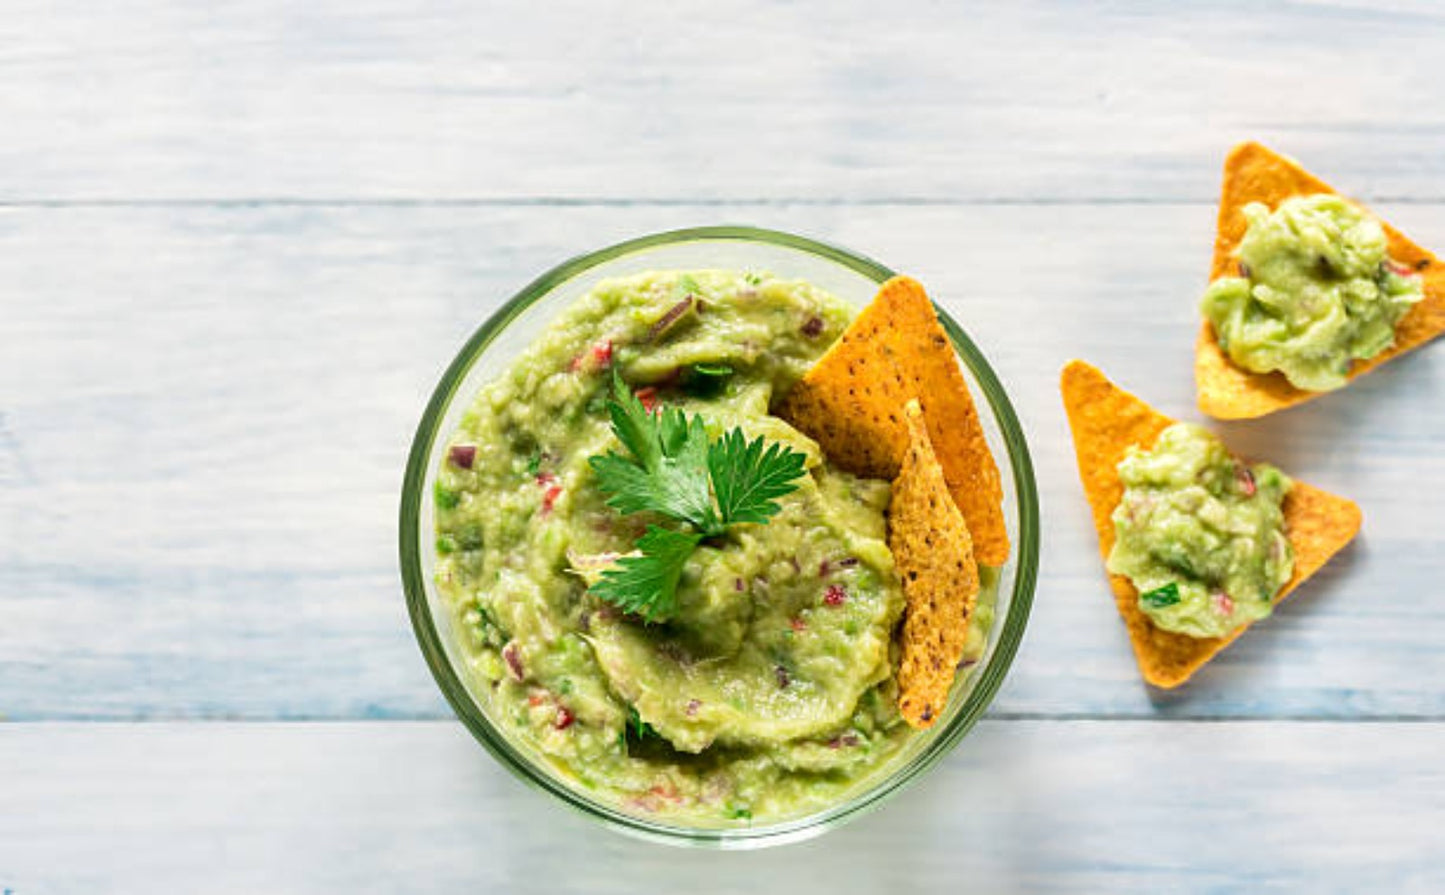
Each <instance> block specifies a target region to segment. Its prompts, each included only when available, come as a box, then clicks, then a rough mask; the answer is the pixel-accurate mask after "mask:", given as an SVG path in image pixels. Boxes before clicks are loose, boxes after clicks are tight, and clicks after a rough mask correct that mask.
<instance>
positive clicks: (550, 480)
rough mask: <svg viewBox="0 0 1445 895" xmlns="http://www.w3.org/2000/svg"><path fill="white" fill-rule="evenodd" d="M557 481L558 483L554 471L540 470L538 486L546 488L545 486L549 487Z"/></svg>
mask: <svg viewBox="0 0 1445 895" xmlns="http://www.w3.org/2000/svg"><path fill="white" fill-rule="evenodd" d="M556 483H557V477H556V476H555V475H553V474H552V473H550V472H539V473H537V484H538V486H540V487H542V488H545V487H547V486H548V485H555V484H556Z"/></svg>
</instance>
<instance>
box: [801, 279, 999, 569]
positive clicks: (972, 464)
mask: <svg viewBox="0 0 1445 895" xmlns="http://www.w3.org/2000/svg"><path fill="white" fill-rule="evenodd" d="M911 399H917V400H918V402H919V404H920V405H921V406H922V408H923V411H924V419H925V420H926V421H927V425H928V434H929V437H930V438H931V439H932V442H933V445H934V450H935V451H936V452H937V456H938V459H939V462H940V463H942V465H943V475H944V478H945V479H946V480H947V482H948V490H949V493H950V494H952V495H953V501H954V503H955V504H957V505H958V508H959V510H961V511H962V512H963V517H964V519H966V520H967V521H968V528H969V531H970V532H971V533H972V535H973V544H974V550H975V555H976V556H977V557H978V561H979V562H981V563H985V564H987V565H990V566H1001V565H1003V564H1004V562H1005V561H1006V560H1007V559H1008V552H1009V541H1008V527H1007V526H1006V525H1005V523H1004V518H1003V485H1002V482H1001V480H1000V478H999V471H998V464H996V463H995V462H994V459H993V454H992V453H991V452H990V451H989V449H988V442H987V440H986V439H985V438H984V433H983V423H982V421H981V420H980V419H979V415H978V408H977V407H975V406H974V403H973V397H972V396H971V395H970V394H969V391H968V385H967V383H965V382H964V379H963V373H962V371H961V370H960V369H959V366H958V357H957V356H956V355H955V353H954V350H953V345H952V343H950V342H949V339H948V334H947V333H945V332H944V330H943V326H942V324H940V323H939V321H938V314H937V313H936V312H935V311H934V308H933V303H932V302H930V301H929V300H928V295H927V293H925V292H924V291H923V287H922V286H920V285H919V284H918V283H917V282H916V281H914V280H912V279H909V278H908V277H894V278H893V279H891V280H889V281H888V282H886V283H884V284H883V286H882V288H881V289H879V291H878V295H877V297H876V298H874V299H873V301H872V303H870V304H869V305H868V307H866V308H864V309H863V311H862V312H861V313H860V314H859V315H858V317H857V319H855V320H854V321H853V323H852V324H851V325H850V326H849V327H848V329H847V330H846V331H845V332H844V333H843V335H842V336H841V337H840V338H839V339H838V341H837V342H836V343H834V344H833V347H831V348H830V349H828V353H827V354H825V355H823V357H822V358H821V359H820V360H819V361H818V362H817V363H816V364H814V365H813V367H812V369H810V370H809V371H808V373H807V375H805V376H804V377H803V379H802V381H801V382H799V383H798V384H797V385H795V386H794V387H793V389H792V390H791V391H789V392H788V394H787V395H785V396H784V397H783V399H782V401H781V402H780V403H779V405H778V408H777V413H778V415H779V416H781V417H782V418H783V419H786V420H788V421H789V422H790V423H792V424H793V425H794V426H797V427H798V428H799V429H800V430H802V431H803V432H805V433H807V434H808V435H809V436H810V437H811V438H813V439H814V440H815V441H817V442H818V444H819V445H820V446H821V447H822V449H823V452H824V453H826V454H827V455H828V458H829V459H830V460H832V461H833V462H834V463H836V464H838V465H839V466H841V467H842V468H844V469H847V470H849V471H850V472H854V473H856V474H858V475H864V476H869V477H872V478H885V479H886V478H893V477H894V476H895V475H897V474H898V470H899V468H900V466H901V464H902V461H903V457H904V454H905V453H906V451H907V449H908V443H909V442H908V429H907V426H906V425H905V424H904V421H903V417H902V412H903V405H904V404H906V403H907V402H908V401H909V400H911Z"/></svg>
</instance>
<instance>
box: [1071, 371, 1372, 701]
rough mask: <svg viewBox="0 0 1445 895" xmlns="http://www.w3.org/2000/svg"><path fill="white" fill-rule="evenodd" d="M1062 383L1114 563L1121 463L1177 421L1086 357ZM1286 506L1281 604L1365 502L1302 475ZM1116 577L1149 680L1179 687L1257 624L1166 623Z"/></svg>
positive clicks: (1334, 546)
mask: <svg viewBox="0 0 1445 895" xmlns="http://www.w3.org/2000/svg"><path fill="white" fill-rule="evenodd" d="M1060 386H1061V390H1062V392H1063V399H1064V409H1065V411H1066V412H1067V414H1068V418H1069V426H1070V428H1071V430H1072V432H1073V438H1074V448H1075V452H1076V454H1077V457H1078V463H1079V478H1080V479H1081V480H1082V482H1083V486H1084V492H1085V495H1086V496H1087V497H1088V500H1089V505H1090V507H1091V509H1092V511H1093V516H1094V525H1095V528H1096V530H1097V532H1098V535H1099V551H1100V553H1101V554H1102V556H1103V557H1104V560H1105V562H1106V563H1108V561H1109V559H1110V556H1111V554H1112V553H1113V552H1114V547H1115V538H1116V527H1115V518H1114V515H1115V512H1116V510H1117V509H1118V507H1119V505H1120V502H1121V500H1122V499H1123V498H1124V494H1125V486H1124V483H1123V481H1122V480H1121V478H1120V474H1119V464H1120V462H1121V461H1123V460H1124V459H1125V458H1126V457H1127V456H1129V455H1130V454H1131V452H1137V451H1138V450H1139V449H1144V450H1148V449H1151V448H1154V447H1155V446H1156V445H1157V442H1158V440H1159V438H1160V435H1161V434H1162V433H1164V432H1165V431H1166V430H1168V429H1170V428H1171V427H1173V426H1175V425H1176V423H1175V421H1174V420H1172V419H1170V418H1169V417H1167V416H1165V415H1163V414H1161V413H1159V412H1158V411H1156V410H1154V409H1153V408H1152V407H1150V406H1149V405H1148V404H1146V403H1144V402H1143V401H1141V400H1140V399H1139V398H1137V397H1135V396H1134V395H1131V394H1129V393H1128V392H1126V391H1124V390H1123V389H1121V388H1119V387H1118V386H1117V385H1115V384H1114V383H1112V382H1110V381H1109V380H1108V379H1107V378H1105V376H1104V374H1103V373H1101V372H1100V371H1099V370H1098V369H1096V368H1094V367H1092V366H1090V365H1089V364H1086V363H1084V362H1083V361H1072V362H1070V363H1069V364H1068V365H1067V366H1066V367H1065V368H1064V371H1063V375H1062V378H1061V383H1060ZM1282 510H1283V521H1284V528H1285V534H1286V536H1287V538H1288V543H1289V547H1290V548H1291V549H1292V552H1293V569H1292V572H1291V573H1290V575H1289V578H1288V580H1286V581H1285V583H1284V584H1283V586H1282V587H1280V588H1279V590H1278V593H1277V594H1275V596H1274V602H1275V603H1276V604H1278V603H1279V602H1280V601H1282V600H1283V599H1284V598H1285V597H1286V596H1288V595H1289V594H1290V593H1291V592H1292V591H1293V590H1294V589H1295V588H1296V587H1298V586H1299V585H1300V584H1301V583H1302V582H1304V581H1305V580H1306V579H1308V578H1309V577H1310V576H1311V575H1313V574H1314V573H1315V572H1316V571H1318V570H1319V569H1320V568H1321V567H1322V566H1324V564H1325V563H1326V562H1327V561H1328V560H1329V559H1330V557H1332V556H1334V555H1335V554H1336V553H1337V552H1339V551H1340V550H1341V549H1342V548H1343V547H1344V546H1345V545H1346V544H1348V543H1349V542H1350V541H1351V540H1352V539H1353V538H1354V536H1355V534H1356V533H1357V532H1358V531H1359V528H1360V521H1361V516H1360V510H1359V507H1358V506H1356V505H1355V504H1354V503H1353V502H1352V501H1350V500H1347V499H1345V498H1343V497H1337V496H1335V495H1333V494H1330V493H1328V492H1325V491H1321V490H1319V489H1318V488H1313V487H1311V486H1309V485H1307V484H1305V483H1303V482H1299V481H1295V482H1293V483H1292V487H1290V488H1289V489H1288V493H1287V495H1286V496H1285V498H1284V501H1283V505H1282ZM1109 582H1110V585H1111V586H1112V588H1113V591H1114V597H1115V602H1116V604H1117V607H1118V610H1119V615H1120V616H1121V617H1122V618H1123V620H1124V624H1125V626H1126V627H1127V628H1128V631H1129V639H1130V641H1131V642H1132V644H1133V647H1134V655H1135V658H1136V659H1137V661H1138V663H1139V669H1140V671H1141V672H1142V674H1143V676H1144V679H1145V680H1146V681H1148V682H1149V683H1151V684H1153V685H1155V686H1158V687H1164V688H1172V687H1177V686H1179V685H1180V684H1182V683H1184V682H1185V681H1187V680H1188V679H1189V678H1190V676H1192V675H1193V674H1194V672H1196V671H1198V670H1199V668H1200V667H1202V666H1203V665H1204V664H1205V663H1207V662H1208V661H1209V660H1210V659H1212V658H1213V657H1214V656H1215V655H1217V654H1218V653H1219V652H1220V651H1221V650H1223V649H1224V648H1225V647H1227V646H1229V644H1231V643H1233V642H1234V640H1235V639H1237V638H1238V637H1239V636H1240V635H1241V634H1242V633H1244V631H1245V630H1246V629H1247V628H1248V627H1249V624H1250V621H1248V620H1246V621H1244V622H1243V623H1242V624H1240V625H1239V626H1238V627H1236V628H1234V629H1233V630H1231V631H1229V632H1228V633H1226V634H1224V635H1223V636H1215V637H1198V636H1191V635H1189V634H1185V633H1179V632H1178V631H1170V630H1166V629H1165V628H1163V627H1160V626H1159V625H1158V624H1156V623H1155V622H1154V620H1153V619H1151V618H1150V615H1149V614H1148V613H1146V611H1145V610H1144V609H1143V608H1141V606H1140V596H1141V595H1140V593H1139V591H1138V589H1137V588H1136V587H1135V586H1134V584H1133V582H1132V581H1131V580H1130V579H1129V578H1128V577H1126V576H1124V575H1118V574H1110V575H1109Z"/></svg>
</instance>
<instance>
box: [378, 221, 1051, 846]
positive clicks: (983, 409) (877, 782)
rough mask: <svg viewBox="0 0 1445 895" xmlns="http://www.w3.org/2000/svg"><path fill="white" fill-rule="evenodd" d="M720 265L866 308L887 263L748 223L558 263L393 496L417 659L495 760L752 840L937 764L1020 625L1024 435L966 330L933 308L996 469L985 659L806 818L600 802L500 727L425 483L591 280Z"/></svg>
mask: <svg viewBox="0 0 1445 895" xmlns="http://www.w3.org/2000/svg"><path fill="white" fill-rule="evenodd" d="M688 268H726V269H737V270H759V271H768V272H771V273H773V274H775V275H777V276H780V277H786V278H793V277H797V278H802V279H805V280H807V281H809V282H811V283H813V284H814V285H816V286H819V287H821V288H823V289H826V290H827V291H829V292H831V293H833V294H834V295H836V296H838V297H839V298H841V299H843V300H845V301H847V302H849V303H851V304H853V305H855V306H857V307H862V306H863V305H865V304H867V303H868V302H869V301H871V300H872V299H873V296H874V294H875V293H876V292H877V287H878V284H880V283H882V282H883V281H884V280H887V279H888V278H889V277H891V276H893V271H891V270H889V269H888V268H887V267H885V266H883V265H882V264H879V263H878V262H876V261H872V260H870V259H868V258H865V257H863V256H861V255H858V254H855V253H853V252H850V251H847V250H846V249H841V248H838V247H836V246H831V245H827V244H825V243H821V242H816V241H814V240H811V239H807V238H804V237H801V236H795V235H792V234H789V233H782V232H778V231H774V230H763V229H758V228H753V227H736V226H724V227H700V228H696V229H690V230H674V231H671V232H667V233H658V234H655V235H651V236H643V237H640V238H638V239H633V240H629V241H627V242H624V243H621V244H618V245H614V246H611V247H609V248H605V249H601V250H599V251H595V252H592V253H589V254H586V255H582V256H580V257H577V258H573V259H572V260H570V261H566V262H563V263H562V264H559V265H558V266H557V267H554V268H553V269H552V270H549V271H547V272H546V273H544V274H542V275H541V276H540V277H538V278H537V279H536V280H534V281H533V282H531V283H530V284H528V285H527V286H526V287H525V288H523V289H522V291H520V292H518V293H517V294H516V295H515V296H514V297H513V298H512V299H511V300H510V301H508V302H507V303H506V304H505V305H503V306H502V308H501V310H499V311H497V313H495V314H493V315H492V317H491V318H490V319H489V320H487V321H486V322H485V323H483V324H482V325H481V327H480V328H479V329H478V330H477V331H476V332H475V333H474V334H473V335H472V337H471V338H470V339H468V340H467V343H466V345H464V346H463V347H462V350H461V352H460V353H458V354H457V356H456V358H455V359H454V360H453V361H452V362H451V365H450V366H448V367H447V370H446V373H445V374H443V376H442V379H441V382H440V383H438V384H437V387H436V390H435V391H434V392H433V393H432V397H431V401H430V402H428V404H427V407H426V412H425V413H424V414H423V415H422V419H421V423H420V425H419V426H418V427H417V431H416V438H415V440H414V441H413V442H412V447H411V454H410V458H409V460H408V463H407V469H406V479H405V481H404V483H403V486H402V500H401V570H402V578H403V582H404V585H405V589H406V598H407V608H408V610H409V612H410V615H411V621H412V626H413V627H414V628H415V631H416V636H417V640H418V642H419V643H420V645H421V650H422V653H423V655H424V656H425V657H426V661H427V665H428V666H430V668H431V671H432V674H433V675H434V676H435V677H436V680H437V683H438V684H439V685H440V686H441V689H442V693H443V694H444V695H445V696H446V699H447V701H448V702H449V703H450V704H451V706H452V708H453V709H454V710H455V711H456V713H457V716H458V717H459V718H460V719H461V720H462V723H463V724H465V725H466V727H467V729H468V730H470V731H471V732H472V735H473V736H475V737H476V738H477V740H478V741H480V742H481V744H482V745H483V746H484V747H486V749H487V750H488V751H489V752H491V753H492V755H493V756H494V757H495V758H496V759H497V760H498V761H500V762H501V763H502V764H503V765H504V766H506V767H507V768H508V769H509V770H510V771H511V772H512V773H513V774H515V775H516V776H517V777H519V778H520V779H522V780H523V781H525V782H527V783H529V784H532V785H534V786H536V787H538V788H540V789H543V790H546V791H547V792H549V793H551V794H552V795H554V796H556V797H557V798H558V799H560V800H561V801H563V802H564V803H566V804H567V805H570V806H572V807H573V808H575V809H578V810H580V811H581V812H583V813H584V814H586V815H588V816H589V817H592V818H594V819H595V820H598V821H601V822H603V823H605V824H607V825H609V826H611V827H613V828H615V829H618V830H621V831H623V832H627V833H631V834H634V835H637V836H641V837H644V838H648V839H653V840H659V841H665V842H670V843H677V844H691V845H704V846H713V847H721V848H751V847H757V846H762V845H773V844H778V843H782V842H790V841H796V840H800V839H805V838H808V837H810V836H814V835H817V834H819V833H821V832H823V831H825V830H828V829H831V828H832V827H835V826H837V825H838V824H840V823H842V822H843V821H845V820H848V819H850V818H853V817H856V816H858V815H859V814H862V813H863V812H864V811H866V810H868V809H870V808H872V807H874V806H876V805H878V804H879V803H881V802H882V801H883V800H884V799H885V798H887V797H888V796H890V795H892V794H893V793H895V792H897V791H898V790H899V789H900V788H902V787H903V786H904V785H905V784H907V783H909V782H910V781H912V780H915V779H917V778H918V777H919V776H920V775H921V774H922V773H923V772H924V771H926V770H927V769H928V768H930V767H931V766H932V765H933V764H934V763H936V762H937V761H938V760H939V759H941V758H942V757H943V756H944V755H946V754H947V753H948V751H949V750H950V749H951V748H953V746H954V745H955V744H957V743H958V741H959V740H960V739H961V738H962V737H963V735H964V734H965V733H967V732H968V730H969V729H970V728H971V727H972V726H973V724H974V722H975V721H977V720H978V718H979V717H980V716H981V715H982V714H983V712H984V709H985V708H986V707H987V706H988V704H989V702H990V701H991V700H992V699H993V696H994V694H995V693H996V692H997V691H998V688H999V685H1000V684H1001V683H1002V682H1003V679H1004V675H1005V674H1006V673H1007V671H1008V667H1009V664H1010V662H1012V660H1013V657H1014V653H1015V652H1016V650H1017V649H1018V645H1019V641H1020V640H1021V639H1022V637H1023V632H1024V626H1025V624H1026V622H1027V620H1028V614H1029V606H1030V603H1031V602H1032V600H1033V590H1034V580H1035V576H1036V572H1037V568H1038V549H1039V528H1038V497H1037V493H1036V490H1035V485H1034V474H1033V467H1032V464H1031V463H1030V461H1029V453H1028V447H1027V445H1026V444H1025V442H1024V434H1023V430H1022V429H1021V428H1020V426H1019V422H1018V418H1017V417H1016V416H1015V415H1014V410H1013V407H1012V406H1011V405H1010V403H1009V399H1008V395H1007V394H1006V393H1005V391H1004V388H1003V386H1002V385H1000V383H999V381H998V378H997V377H996V376H995V375H994V372H993V370H992V369H990V368H989V365H988V362H987V361H986V360H985V359H984V356H983V353H982V352H981V351H979V349H978V348H977V346H975V345H974V344H973V342H972V340H970V339H969V337H968V336H967V334H965V333H964V331H963V329H962V328H961V327H960V326H959V325H958V324H957V323H955V322H954V321H953V320H952V319H951V318H950V317H949V316H948V315H947V314H946V313H944V312H943V311H942V309H940V311H939V317H940V319H941V320H942V321H943V325H944V327H945V328H946V329H947V331H948V334H949V336H950V337H951V338H952V340H953V344H954V347H955V348H956V349H957V351H958V355H959V358H960V359H961V361H962V367H963V371H964V375H965V377H966V378H967V380H968V383H969V386H970V388H971V389H972V390H973V393H974V396H975V398H976V399H977V398H979V397H981V398H982V400H981V401H980V402H979V406H980V416H981V417H982V419H983V424H984V428H985V432H986V434H987V437H988V441H989V446H990V448H991V449H992V451H993V453H994V456H995V458H996V459H997V460H998V462H999V464H1000V468H1001V472H1002V473H1003V476H1002V478H1003V486H1004V510H1005V517H1006V520H1007V522H1008V526H1009V536H1010V540H1011V541H1012V543H1013V551H1012V554H1011V556H1010V558H1009V561H1008V562H1007V564H1005V565H1004V566H1003V568H1002V569H1000V570H999V582H998V587H999V590H998V604H997V607H996V615H995V619H994V623H993V626H992V628H991V629H990V632H989V643H988V646H987V648H986V650H985V652H984V654H983V658H982V659H981V660H980V661H979V662H978V664H977V665H975V666H974V667H973V668H971V669H970V670H969V672H968V673H967V674H960V675H959V679H958V681H957V682H956V683H955V685H954V691H953V693H952V695H951V697H950V699H949V704H948V709H947V710H946V712H945V713H944V715H943V717H942V718H940V719H939V721H938V723H936V724H935V725H934V726H933V727H932V728H930V729H929V730H927V731H923V732H920V733H917V734H915V735H914V736H913V737H911V738H910V739H909V740H908V741H907V743H906V745H905V746H904V747H903V749H902V750H901V752H900V754H899V755H896V756H894V757H893V758H891V759H890V760H889V762H888V763H886V764H885V765H884V767H883V768H881V769H880V773H877V774H875V775H873V776H871V777H865V778H863V779H862V780H861V781H859V784H858V785H857V786H856V787H855V788H854V789H853V790H852V791H851V792H850V793H849V794H848V796H847V798H845V799H843V800H841V801H839V802H837V803H835V804H832V805H830V806H828V807H827V808H825V809H823V810H820V811H817V812H815V813H813V814H810V815H808V816H804V817H797V818H791V819H787V820H783V821H778V822H774V823H763V824H759V825H757V826H751V827H747V828H714V827H699V826H687V825H685V824H683V823H678V822H668V821H666V820H660V819H658V818H649V817H642V816H638V815H634V814H631V813H628V812H627V811H625V810H623V809H621V808H620V807H617V806H613V805H609V804H605V803H603V802H602V801H600V800H598V799H597V798H595V797H594V796H592V795H591V794H589V793H588V792H586V791H584V790H582V789H581V788H580V787H578V786H577V785H576V784H574V783H572V782H571V781H569V780H568V779H566V778H565V777H563V776H562V775H561V774H559V773H557V772H556V771H555V770H553V769H552V767H551V766H550V765H549V764H548V762H547V760H546V759H545V758H543V757H542V756H540V755H536V754H533V753H532V751H531V750H530V749H529V748H527V747H525V746H523V745H521V744H519V743H515V742H513V741H512V740H510V739H508V738H507V736H506V735H505V734H504V733H502V732H501V731H500V730H499V729H498V727H497V726H496V725H495V724H493V722H492V720H491V719H490V718H489V717H488V716H487V714H486V712H485V711H484V710H483V708H482V706H481V704H480V703H479V702H478V701H477V700H476V699H475V698H474V697H473V696H472V694H471V693H470V692H469V691H468V690H467V688H466V687H465V686H464V685H463V683H462V678H461V676H460V675H459V674H458V671H457V669H458V668H462V667H464V665H463V662H462V654H461V647H460V644H459V639H458V638H457V637H456V636H455V634H456V632H455V631H454V630H453V627H454V625H453V621H452V617H451V613H450V612H449V611H448V609H447V607H446V605H445V603H444V602H443V600H442V599H441V597H440V596H439V595H438V593H437V591H436V588H435V587H434V585H433V579H434V575H433V567H434V560H435V556H434V552H433V549H432V545H433V543H434V539H435V536H434V532H435V523H434V516H433V513H434V507H433V503H432V502H433V494H434V490H433V484H434V482H435V478H436V474H437V471H438V469H439V467H440V465H441V461H442V456H441V455H442V452H443V451H444V450H445V448H446V441H447V437H448V435H450V433H451V432H452V431H453V430H454V429H455V428H456V426H457V424H458V422H459V420H460V418H461V415H462V413H463V411H464V410H465V409H466V407H467V405H469V404H470V403H471V401H472V400H473V397H474V396H475V394H476V392H477V389H478V388H479V387H480V386H481V385H482V384H483V383H485V382H487V381H489V380H491V379H494V378H496V377H498V376H500V375H501V374H502V373H503V371H505V370H506V369H507V367H508V366H509V365H510V364H511V363H512V362H513V360H514V359H515V358H516V357H517V355H518V354H519V353H520V352H521V351H522V350H523V349H524V348H525V347H526V346H527V345H529V344H530V343H531V342H532V341H533V340H534V339H536V338H537V336H538V335H539V334H540V333H541V332H542V330H543V329H545V328H546V327H547V325H548V324H549V323H550V322H551V321H552V320H553V319H554V318H555V317H556V316H557V314H558V312H559V311H561V310H562V309H563V308H565V307H567V306H568V305H570V304H571V303H572V302H574V301H576V300H577V299H578V298H580V297H581V296H582V295H583V294H585V293H586V292H587V291H588V290H589V289H591V288H592V287H593V286H594V285H595V284H596V283H597V282H598V281H599V280H602V279H606V278H610V277H617V276H626V275H629V274H634V273H640V272H642V271H646V270H670V269H671V270H677V269H688Z"/></svg>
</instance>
